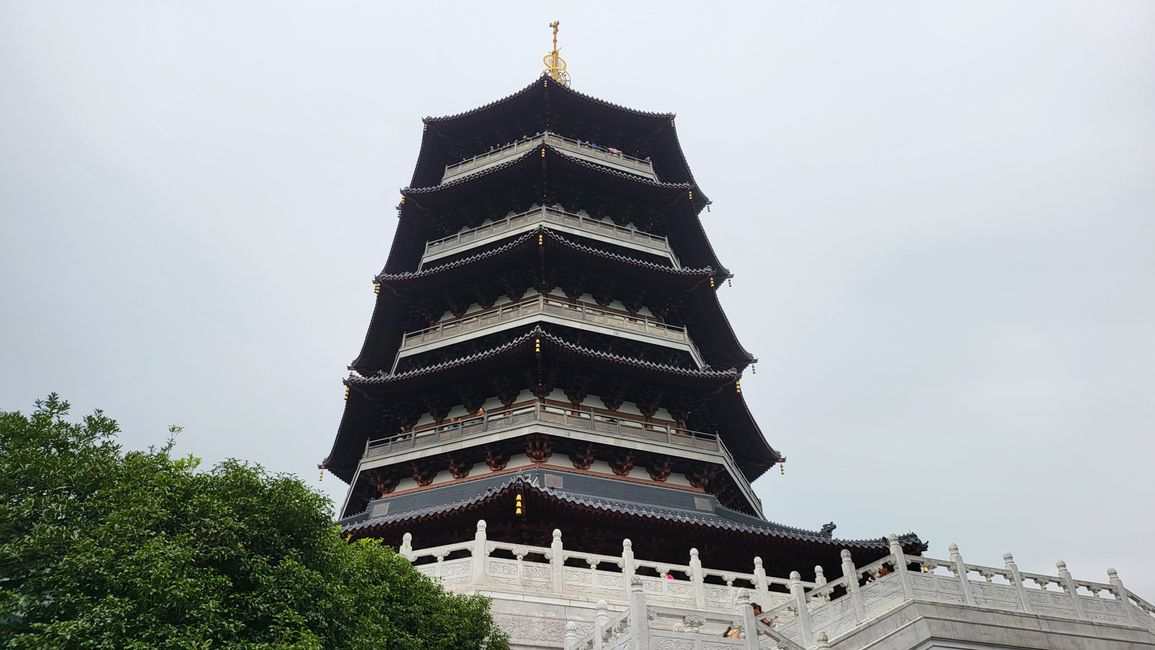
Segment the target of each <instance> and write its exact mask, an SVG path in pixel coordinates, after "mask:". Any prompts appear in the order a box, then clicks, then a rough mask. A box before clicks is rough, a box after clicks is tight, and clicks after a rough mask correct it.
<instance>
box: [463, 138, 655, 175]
mask: <svg viewBox="0 0 1155 650" xmlns="http://www.w3.org/2000/svg"><path fill="white" fill-rule="evenodd" d="M546 144H548V145H550V146H551V147H554V148H556V149H557V150H558V151H561V152H563V153H565V154H567V155H570V156H572V157H574V158H577V159H579V160H584V161H586V162H592V163H597V164H599V165H605V166H606V167H609V168H610V169H613V170H615V171H621V172H627V173H630V174H636V175H638V176H641V177H642V178H646V179H649V180H651V181H656V180H658V177H657V176H655V175H654V167H653V165H652V164H651V163H650V161H649V160H642V159H640V158H634V157H633V156H627V155H625V154H622V153H613V152H611V151H610V150H609V149H607V148H606V147H599V148H596V149H595V148H594V147H593V146H591V145H590V144H588V143H584V142H581V141H578V140H571V139H570V138H567V137H565V136H560V135H558V134H556V133H550V132H549V131H546V132H545V133H539V134H537V135H535V136H533V137H531V138H528V139H525V140H519V141H517V142H513V143H510V144H507V145H505V146H504V147H501V148H499V149H494V150H493V151H487V152H485V153H483V154H480V155H477V156H474V157H472V158H467V159H465V160H462V161H461V162H458V163H454V164H452V165H448V166H446V167H445V175H444V176H442V177H441V182H442V183H446V182H448V181H451V180H456V179H458V178H461V177H463V176H467V175H469V174H475V173H477V172H479V171H482V170H485V169H489V168H490V167H494V166H496V165H500V164H501V163H503V162H506V161H507V160H510V159H513V158H516V157H518V156H520V155H522V154H524V153H525V152H527V151H530V150H532V149H534V148H535V147H539V146H541V145H546Z"/></svg>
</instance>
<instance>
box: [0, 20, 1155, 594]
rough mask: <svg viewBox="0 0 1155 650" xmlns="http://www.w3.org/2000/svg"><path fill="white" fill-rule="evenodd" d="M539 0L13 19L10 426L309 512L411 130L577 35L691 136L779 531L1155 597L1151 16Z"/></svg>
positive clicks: (5, 92)
mask: <svg viewBox="0 0 1155 650" xmlns="http://www.w3.org/2000/svg"><path fill="white" fill-rule="evenodd" d="M552 4H553V6H552V7H551V8H550V9H549V10H546V9H543V8H541V7H540V6H539V5H538V4H528V3H527V4H524V5H522V6H515V5H513V4H506V3H502V4H501V5H500V7H501V8H500V9H499V8H496V7H497V5H496V3H477V2H471V3H460V4H439V3H431V2H430V3H381V2H343V3H300V2H281V1H277V2H273V1H271V0H270V1H269V2H247V3H234V2H198V3H188V2H154V1H141V2H101V3H92V2H71V3H62V2H53V1H50V0H36V1H32V0H28V1H25V2H12V1H8V0H0V305H2V309H3V318H2V319H0V408H3V409H21V410H27V409H29V408H31V405H32V402H33V400H34V399H36V398H37V397H40V396H43V395H45V394H46V393H48V392H49V391H58V392H60V393H61V394H63V395H64V396H65V397H66V398H68V399H70V400H71V401H72V402H73V404H74V405H75V407H76V408H77V412H78V413H83V412H87V411H90V410H91V409H92V408H95V407H101V408H104V409H105V410H106V411H107V412H108V413H109V414H111V415H113V416H114V417H116V418H118V419H119V420H120V422H121V424H122V426H123V428H124V429H125V432H124V435H123V442H124V443H125V444H126V445H127V446H129V447H143V446H145V445H148V444H153V443H158V442H161V441H163V440H164V438H165V435H166V433H165V431H166V427H167V425H168V424H170V423H178V424H181V425H184V426H185V427H186V431H185V433H184V434H183V435H182V436H181V437H180V440H179V443H180V444H179V448H180V450H181V451H182V452H183V451H191V452H194V453H196V454H197V455H199V456H202V457H203V458H204V459H205V460H206V461H208V462H210V463H211V462H216V461H218V460H221V459H223V458H226V457H229V456H235V457H239V458H244V459H250V460H255V461H259V462H261V463H263V464H265V465H266V466H268V467H270V468H272V469H275V470H283V471H288V472H293V473H297V474H299V475H301V476H302V477H303V478H305V479H307V480H308V481H309V482H310V483H312V484H314V485H317V470H316V469H315V466H316V464H317V462H318V461H319V460H320V459H321V458H322V457H323V456H324V455H325V454H326V453H327V451H328V449H329V445H330V443H331V442H332V438H333V435H334V432H335V431H336V426H337V423H338V419H339V417H340V414H341V409H342V405H343V402H342V399H341V394H342V387H341V384H340V381H341V378H342V377H343V376H344V374H345V370H344V368H345V365H346V364H347V363H348V362H349V361H350V360H352V358H353V357H354V356H355V355H356V353H357V351H358V350H359V348H360V345H361V341H362V339H363V337H364V334H365V329H366V327H367V325H368V320H369V315H370V311H371V308H372V304H373V293H372V290H371V286H370V281H371V278H372V276H373V274H374V273H375V272H377V271H378V270H379V268H380V267H381V266H382V265H383V263H384V261H385V256H386V253H387V252H388V247H389V242H390V240H391V237H392V232H393V228H394V225H395V212H394V210H393V206H394V205H395V204H396V202H397V198H398V192H397V189H398V188H399V187H401V186H403V185H405V184H406V183H407V181H408V180H409V176H410V174H411V172H412V169H413V165H414V162H415V160H416V156H417V150H418V144H419V142H420V137H421V123H420V119H419V118H420V117H421V116H423V115H444V114H449V113H456V112H459V111H462V110H467V109H470V108H473V107H475V106H478V105H481V104H484V103H487V102H489V101H492V100H494V99H497V98H499V97H502V96H504V95H507V94H509V93H511V92H513V91H515V90H518V89H520V88H522V87H523V86H524V85H526V84H527V83H529V82H530V81H531V80H533V79H534V78H535V77H536V76H537V75H538V73H539V71H540V68H541V63H540V61H541V57H542V55H544V54H545V52H546V50H547V49H548V46H549V32H548V29H547V27H546V23H547V22H548V21H549V20H551V19H553V18H555V17H556V18H559V19H560V20H561V22H562V27H561V43H562V54H563V56H565V57H566V59H567V60H568V61H569V64H570V69H571V72H572V74H573V79H574V81H573V84H574V87H575V88H576V89H578V90H581V91H582V92H586V93H589V94H592V95H594V96H597V97H601V98H604V99H608V100H610V101H613V102H616V103H619V104H624V105H627V106H631V107H635V108H641V109H647V110H662V111H665V110H669V111H676V112H677V113H678V130H679V133H680V135H681V138H682V145H683V148H684V149H685V152H686V155H687V157H688V158H689V161H690V164H691V166H692V168H693V170H694V172H695V175H696V176H697V178H698V180H699V182H700V184H701V185H702V187H703V189H704V190H705V191H706V193H708V194H709V195H710V197H711V198H712V199H713V200H714V201H715V204H714V206H713V209H712V211H711V212H710V213H708V214H703V219H704V221H705V225H706V230H707V232H708V234H709V235H710V237H711V239H712V241H713V244H714V246H715V248H716V249H717V251H718V254H719V256H720V257H721V259H722V261H723V262H724V263H725V264H726V265H727V266H729V268H731V269H732V270H733V271H734V272H735V273H736V274H737V277H736V279H735V280H734V285H733V287H732V288H725V289H723V290H722V292H721V296H722V300H723V304H724V305H725V307H726V309H727V311H728V313H729V315H730V319H731V321H732V322H733V324H734V327H735V329H736V330H737V331H738V334H739V336H740V338H741V339H742V341H743V343H744V344H745V345H746V347H747V348H748V349H750V350H751V351H752V352H754V353H755V354H756V355H758V356H759V357H760V358H761V360H762V362H761V363H759V364H758V374H756V375H750V374H749V373H747V376H746V377H745V378H744V379H743V382H742V388H743V394H744V395H745V396H746V398H747V400H748V401H749V402H750V404H751V406H752V408H753V410H754V413H755V415H756V416H757V417H758V419H759V422H760V424H761V426H762V429H763V431H765V432H766V434H767V436H768V438H769V439H770V441H771V443H772V444H773V445H774V446H775V447H777V448H778V449H781V450H782V451H783V452H784V453H785V454H786V455H787V456H788V457H789V462H788V463H787V467H786V476H784V477H783V476H779V475H778V474H777V472H776V471H775V472H774V473H772V474H768V475H767V476H766V477H764V478H762V479H761V480H759V481H758V482H757V483H756V484H755V488H756V490H757V492H758V494H759V495H760V496H761V497H762V499H763V500H764V501H765V503H766V504H767V508H766V510H767V513H768V515H769V516H770V517H771V518H772V519H775V520H778V521H781V522H784V523H788V524H792V525H798V526H807V527H817V526H818V525H820V524H822V523H824V522H826V521H829V520H831V519H833V520H834V521H835V522H837V523H838V525H839V527H838V531H837V534H838V535H839V536H846V537H873V536H880V535H883V534H885V533H887V532H890V531H905V530H909V529H913V530H915V531H916V532H918V533H919V534H920V535H922V536H923V538H924V539H929V540H930V541H931V543H932V548H931V552H932V553H933V554H936V555H938V556H940V557H941V556H944V555H945V553H946V545H947V544H948V543H950V542H957V543H958V544H959V545H960V547H961V548H962V552H963V555H964V557H965V558H966V559H967V560H968V561H971V562H978V563H984V564H995V565H998V564H1000V563H1001V554H1002V553H1003V552H1005V551H1012V552H1014V553H1015V555H1016V557H1017V559H1018V560H1019V563H1020V566H1022V568H1023V569H1024V570H1037V571H1046V572H1048V573H1053V572H1054V561H1055V560H1057V559H1065V560H1066V561H1067V562H1068V563H1069V564H1070V566H1071V569H1072V571H1073V572H1074V573H1075V575H1076V577H1080V578H1087V579H1100V580H1105V571H1106V568H1107V567H1108V566H1115V567H1117V568H1118V569H1119V571H1120V574H1121V576H1122V578H1123V580H1124V582H1125V583H1127V584H1128V586H1130V587H1131V588H1132V589H1134V590H1135V591H1137V592H1139V593H1140V594H1141V595H1143V596H1145V597H1146V598H1148V599H1149V600H1150V599H1155V563H1153V562H1152V561H1151V560H1150V557H1151V554H1150V546H1151V541H1152V539H1155V517H1153V516H1152V512H1153V511H1155V479H1153V478H1152V467H1153V463H1152V455H1153V454H1155V444H1153V443H1152V440H1153V438H1152V423H1153V422H1155V399H1153V395H1152V392H1153V390H1152V389H1153V388H1155V370H1153V369H1155V338H1153V335H1152V334H1153V332H1155V252H1153V251H1155V5H1153V4H1151V3H1149V2H1125V1H1112V2H1084V3H1071V2H1055V1H1046V2H1014V3H1008V2H970V1H968V2H955V3H925V2H909V3H884V4H879V3H870V6H869V8H868V7H867V3H843V4H838V5H836V4H832V3H826V2H804V3H791V4H774V5H769V4H766V3H757V4H755V3H750V4H749V5H748V6H740V5H737V4H723V3H700V2H699V3H687V4H684V5H679V4H677V3H671V2H662V3H654V4H652V5H636V6H629V7H627V6H624V5H623V4H621V3H616V4H612V5H611V4H608V3H606V4H600V3H572V4H571V3H552ZM320 487H321V488H323V489H325V490H326V491H328V492H329V493H330V494H333V495H334V496H338V495H341V494H343V490H342V488H343V487H344V484H342V483H341V482H340V481H338V480H336V479H335V478H334V477H332V476H328V477H327V478H326V479H325V480H324V482H323V483H321V484H320Z"/></svg>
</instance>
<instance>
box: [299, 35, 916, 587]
mask: <svg viewBox="0 0 1155 650" xmlns="http://www.w3.org/2000/svg"><path fill="white" fill-rule="evenodd" d="M555 28H556V27H555ZM546 66H547V67H546V71H545V72H544V73H543V74H542V76H541V77H540V78H538V79H536V80H535V81H533V82H532V83H530V84H529V85H527V86H526V87H525V88H523V89H521V90H520V91H518V92H516V93H514V94H512V95H510V96H508V97H506V98H504V99H501V100H498V101H496V102H493V103H491V104H488V105H486V106H483V107H481V108H477V109H474V110H471V111H468V112H465V113H460V114H457V115H452V116H449V117H439V118H426V119H425V120H424V135H423V137H422V141H421V150H420V152H419V154H418V156H417V164H416V169H415V170H414V173H413V178H412V180H411V181H410V183H409V186H408V187H407V188H405V189H403V190H402V191H401V199H400V204H399V205H398V206H397V217H398V223H397V229H396V234H395V236H394V238H393V244H392V248H391V249H390V251H389V255H388V258H387V260H386V262H385V266H384V269H383V270H382V271H381V273H380V274H379V275H377V276H376V278H375V280H374V290H375V293H376V304H375V307H374V310H373V315H372V319H371V321H370V323H369V328H368V333H367V335H366V337H365V342H364V345H363V347H362V349H361V352H360V354H359V355H358V357H357V358H356V360H355V361H353V363H352V365H351V366H350V368H349V369H350V375H349V377H348V378H347V379H346V380H345V385H346V400H347V401H346V405H345V411H344V415H343V417H342V419H341V423H340V427H339V429H338V432H337V436H336V440H335V441H334V442H333V446H332V450H331V451H330V453H329V455H328V457H327V458H325V460H324V461H323V463H322V465H321V466H322V468H324V469H326V470H328V471H330V472H332V473H333V474H335V475H336V476H338V477H339V478H341V479H342V480H343V481H345V482H347V483H349V490H348V495H347V497H346V499H345V502H344V504H343V505H342V507H341V510H340V513H339V516H340V520H339V523H340V524H341V525H342V527H343V529H344V530H345V531H346V533H347V534H348V535H350V536H351V537H353V538H358V537H374V538H380V539H383V540H384V541H386V542H387V543H389V544H392V545H394V546H399V545H400V544H401V541H402V540H401V538H402V535H403V533H405V532H406V531H412V532H418V531H419V532H418V534H419V535H420V537H421V541H422V543H423V544H425V545H426V546H432V545H437V544H446V543H450V542H456V541H460V540H462V539H469V538H470V537H472V535H473V532H474V527H475V525H476V522H477V521H478V520H479V519H484V520H485V521H486V522H487V526H488V531H487V534H488V536H489V538H490V539H495V540H502V541H507V542H514V543H520V544H535V545H539V546H540V545H548V544H549V541H550V538H551V534H552V531H554V530H555V529H559V530H562V531H564V533H565V535H566V539H567V540H568V542H567V543H568V544H569V545H570V546H576V547H577V548H580V549H581V550H584V551H588V552H591V553H606V554H612V553H617V552H620V549H621V544H622V539H623V538H629V539H631V540H633V548H634V549H635V550H636V551H637V553H638V554H639V555H643V554H644V555H645V556H646V557H648V558H651V559H655V560H663V559H670V560H674V559H678V558H684V557H685V556H686V552H687V549H689V548H690V547H695V548H696V549H698V552H699V553H700V554H701V559H702V561H703V562H705V563H709V564H710V565H711V566H715V567H719V568H726V567H731V566H734V567H738V566H742V567H747V566H749V564H750V560H751V558H752V557H753V556H756V555H757V556H760V557H762V558H764V561H765V565H766V571H767V572H768V573H771V572H774V571H779V572H781V573H782V575H785V573H786V572H789V571H790V570H793V569H795V568H798V567H813V566H814V565H816V564H824V565H826V566H828V567H836V566H838V565H839V551H840V550H841V549H844V548H846V549H852V550H853V551H854V553H855V557H856V558H859V559H863V560H868V559H870V558H872V557H883V556H885V555H886V554H887V553H889V552H890V551H889V549H888V542H887V539H886V538H883V537H878V538H875V539H864V540H841V539H835V538H834V537H833V535H832V532H833V529H834V526H833V524H828V525H826V526H822V527H821V528H820V529H819V530H805V529H800V528H793V527H789V526H784V525H780V524H776V523H771V522H770V521H768V520H767V518H766V514H767V512H766V511H767V510H768V509H769V508H768V507H767V505H765V504H763V503H762V502H761V501H760V500H759V498H758V497H757V496H756V495H755V493H754V491H753V489H752V488H751V483H752V482H753V481H754V480H756V479H757V478H758V477H760V476H762V475H763V474H764V473H766V472H767V471H768V470H770V469H771V468H772V467H773V466H774V465H776V464H780V463H782V462H783V461H784V460H785V458H784V456H783V455H782V454H781V453H780V452H779V451H777V450H776V449H774V448H773V447H772V446H771V445H770V444H769V443H768V442H767V441H766V438H765V437H764V436H763V434H762V432H761V430H760V429H759V427H758V424H757V423H756V422H755V421H754V418H753V417H752V416H751V413H750V410H749V408H748V407H747V404H746V401H745V399H744V396H743V394H742V386H741V378H742V374H743V372H744V371H745V370H746V369H747V368H748V367H750V365H751V364H752V363H753V362H754V361H755V358H754V357H753V356H752V355H751V354H750V353H749V352H747V351H746V350H745V349H744V348H743V347H742V345H741V344H740V343H739V341H738V339H737V338H736V336H735V334H734V331H733V329H731V326H730V324H729V322H728V321H727V319H726V315H725V313H724V312H723V310H722V307H721V305H720V303H719V301H718V295H717V294H718V292H719V291H721V290H723V288H724V287H725V286H726V284H727V282H726V280H728V279H729V278H730V277H731V273H730V271H729V270H727V269H726V267H725V266H723V264H722V263H721V262H720V261H719V259H718V257H717V255H716V254H715V252H714V250H713V249H712V248H711V246H710V242H709V240H708V239H707V237H706V233H705V231H704V229H703V226H702V222H701V219H700V216H701V213H702V210H703V209H704V208H706V206H708V205H709V204H710V200H709V199H708V198H707V196H706V194H705V193H704V192H703V191H702V190H701V188H699V187H698V185H697V183H696V182H695V180H694V177H693V175H692V174H691V172H690V168H689V165H688V164H687V162H686V158H685V157H684V155H683V153H682V149H681V147H680V145H679V142H678V136H677V131H676V130H675V125H674V115H673V114H668V113H649V112H643V111H638V110H632V109H629V108H624V107H621V106H617V105H615V104H612V103H609V102H606V101H602V100H600V99H595V98H593V97H590V96H587V95H584V94H581V93H579V92H576V91H574V90H573V89H571V88H570V87H569V78H568V75H567V73H566V71H565V64H564V61H562V60H561V59H560V57H558V56H557V48H556V33H555V48H554V51H553V52H552V53H551V55H550V56H547V57H546ZM901 544H902V546H903V549H904V550H905V551H906V552H907V553H910V554H918V553H920V552H921V551H922V550H923V549H924V548H925V545H924V544H923V543H922V541H920V540H919V539H918V538H917V537H916V536H914V535H906V536H904V537H902V538H901Z"/></svg>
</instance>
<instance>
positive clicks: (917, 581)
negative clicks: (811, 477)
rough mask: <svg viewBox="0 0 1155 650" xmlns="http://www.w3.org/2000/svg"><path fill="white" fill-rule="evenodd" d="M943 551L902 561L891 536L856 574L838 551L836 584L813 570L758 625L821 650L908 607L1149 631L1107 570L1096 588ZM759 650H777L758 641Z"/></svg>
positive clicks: (1145, 613) (1140, 603)
mask: <svg viewBox="0 0 1155 650" xmlns="http://www.w3.org/2000/svg"><path fill="white" fill-rule="evenodd" d="M949 551H950V558H949V559H947V560H942V559H936V558H932V557H926V556H911V555H905V554H904V553H903V551H902V546H901V545H900V544H899V542H898V538H897V537H896V536H893V535H892V536H891V537H890V555H888V556H886V557H884V558H882V559H880V560H878V561H876V562H873V563H871V564H867V565H865V566H862V567H856V566H855V565H854V562H853V561H852V559H851V555H850V552H849V551H846V550H844V551H842V567H841V568H842V574H843V575H842V577H840V578H838V579H837V580H833V581H829V582H827V581H826V580H825V579H824V577H823V572H822V567H815V570H816V573H817V576H818V577H817V579H816V583H818V586H817V587H815V588H814V589H810V590H808V591H806V592H805V593H803V592H802V590H801V589H798V590H792V595H793V596H794V598H793V600H792V601H791V602H786V603H782V604H779V605H777V606H775V607H773V608H771V609H769V610H768V611H767V612H766V616H765V617H764V618H766V619H770V620H772V621H773V622H774V626H773V629H774V630H776V631H777V632H779V633H782V634H785V635H786V636H787V637H789V638H791V639H793V640H795V641H797V642H798V643H800V644H802V645H803V646H804V647H807V648H812V647H825V645H824V644H825V643H826V640H827V639H830V640H835V639H837V638H838V637H840V636H842V635H844V634H846V633H847V632H850V631H852V630H854V629H856V628H858V627H859V626H860V625H863V624H864V623H866V622H868V621H871V620H874V619H877V618H878V617H880V616H882V615H884V614H886V613H887V612H890V611H892V610H894V609H895V608H897V607H899V606H900V605H903V604H904V603H907V602H910V601H919V602H931V603H945V604H955V605H962V606H970V607H981V608H985V609H995V610H1001V611H1007V612H1018V613H1023V614H1036V615H1042V616H1051V617H1056V618H1065V619H1073V620H1081V621H1087V622H1092V623H1106V624H1114V625H1130V626H1143V627H1146V628H1147V629H1149V630H1151V631H1152V632H1155V608H1152V606H1151V604H1150V603H1148V602H1147V601H1145V600H1143V599H1141V598H1139V597H1138V596H1136V595H1135V594H1133V593H1131V592H1130V591H1128V590H1127V589H1126V588H1125V587H1124V586H1123V583H1122V582H1121V581H1120V580H1119V576H1118V574H1117V573H1116V572H1115V570H1114V569H1109V570H1108V580H1109V582H1107V583H1102V582H1093V581H1088V580H1075V579H1074V578H1072V577H1071V574H1070V572H1069V571H1068V570H1067V566H1066V564H1065V563H1063V562H1059V563H1058V564H1057V567H1058V573H1059V575H1057V576H1047V575H1042V574H1036V573H1026V572H1021V571H1019V569H1018V567H1017V566H1016V564H1015V561H1014V558H1013V557H1012V556H1011V554H1009V553H1008V554H1006V555H1004V556H1003V560H1004V566H1003V567H1002V568H999V567H989V566H984V565H978V564H968V563H966V562H964V561H963V559H962V556H961V554H960V553H959V550H958V547H957V546H955V545H954V544H951V545H950V547H949ZM797 575H798V574H797V573H796V572H795V573H793V574H791V577H796V576H797ZM762 647H764V648H774V647H777V646H776V645H774V644H773V643H771V642H770V641H769V640H764V642H763V646H762Z"/></svg>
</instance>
